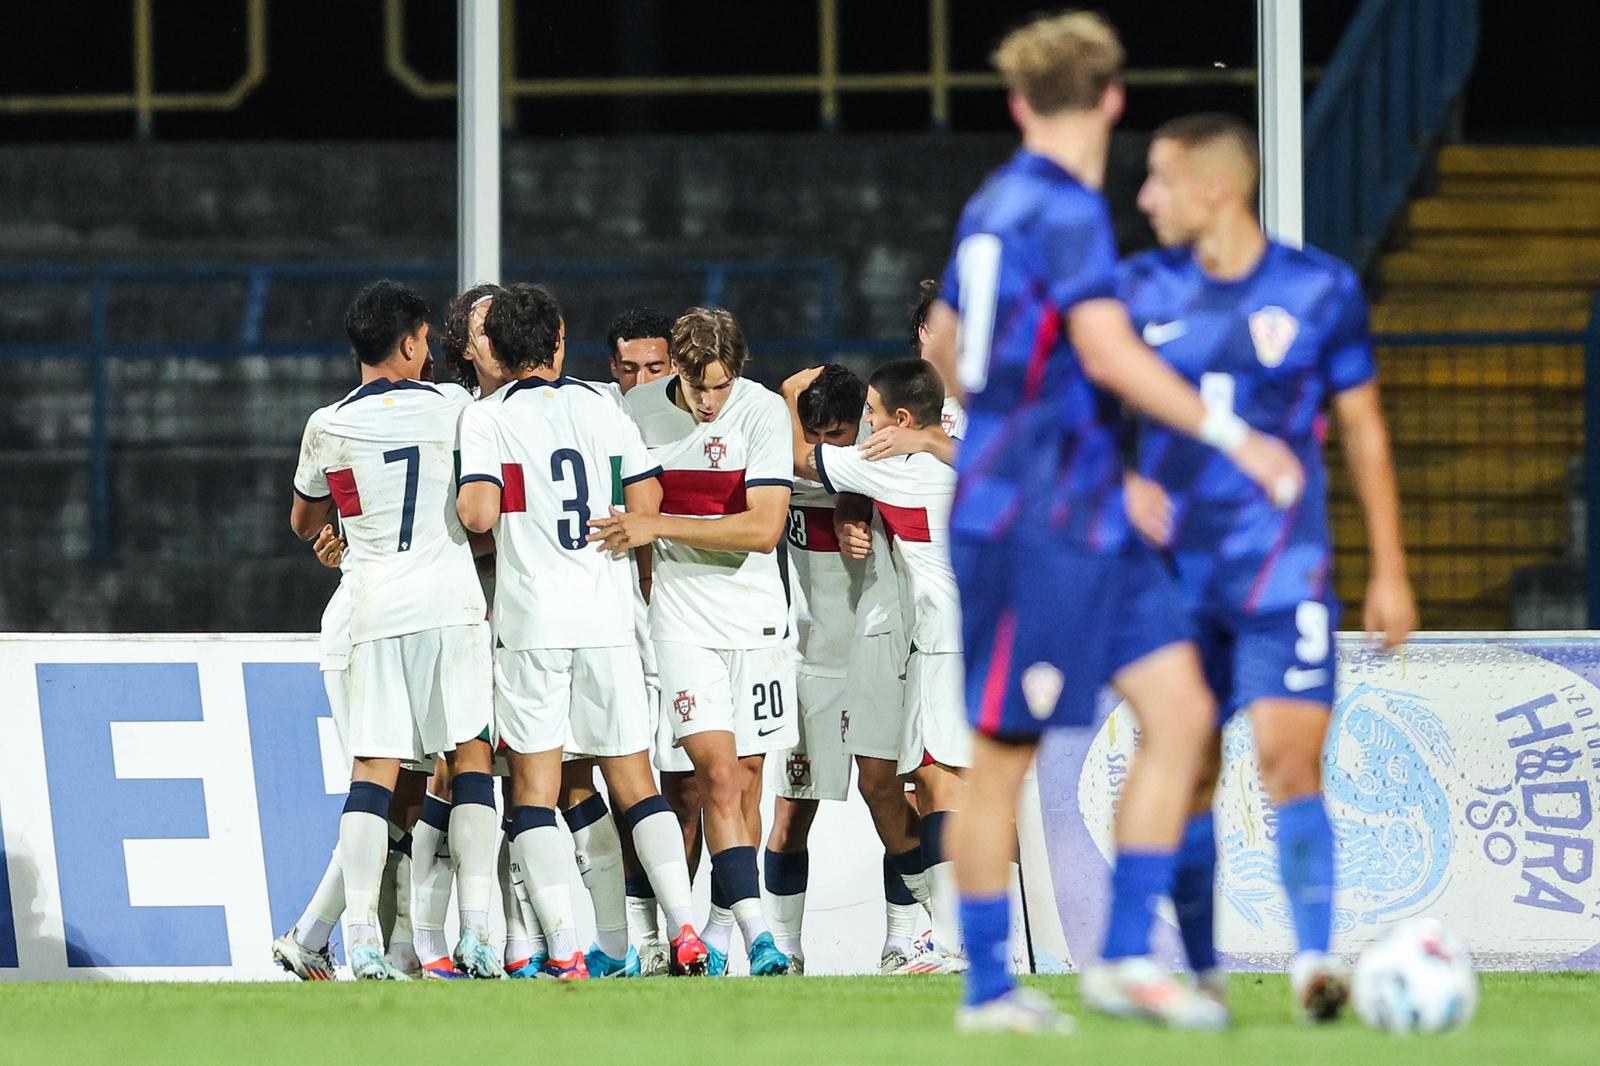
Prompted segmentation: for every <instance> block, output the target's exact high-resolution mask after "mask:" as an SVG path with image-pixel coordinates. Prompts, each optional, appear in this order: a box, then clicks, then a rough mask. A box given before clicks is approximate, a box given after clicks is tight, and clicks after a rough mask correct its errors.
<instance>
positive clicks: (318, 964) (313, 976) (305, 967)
mask: <svg viewBox="0 0 1600 1066" xmlns="http://www.w3.org/2000/svg"><path fill="white" fill-rule="evenodd" d="M272 961H273V962H276V963H277V964H278V965H279V966H282V967H283V968H284V969H285V970H288V971H289V972H290V973H292V974H294V975H295V976H296V977H298V978H300V980H302V981H332V980H333V952H332V951H330V950H329V949H328V946H327V945H326V944H324V945H323V947H322V950H321V951H312V950H311V949H310V948H308V947H306V946H305V945H304V944H302V943H300V941H298V940H296V939H295V938H294V930H293V929H291V930H289V931H288V932H287V933H285V934H283V935H282V936H280V937H279V938H278V939H276V940H274V941H273V942H272Z"/></svg>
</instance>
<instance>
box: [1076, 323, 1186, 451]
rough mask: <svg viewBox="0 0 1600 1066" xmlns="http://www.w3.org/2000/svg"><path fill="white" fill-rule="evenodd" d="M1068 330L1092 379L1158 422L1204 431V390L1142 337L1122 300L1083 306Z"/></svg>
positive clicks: (1086, 372) (1179, 429)
mask: <svg viewBox="0 0 1600 1066" xmlns="http://www.w3.org/2000/svg"><path fill="white" fill-rule="evenodd" d="M1067 333H1068V336H1069V337H1070V339H1071V340H1072V347H1073V348H1074V349H1075V350H1076V351H1077V353H1078V358H1079V360H1080V361H1081V362H1082V363H1083V371H1084V373H1085V374H1087V375H1088V376H1089V380H1091V381H1093V382H1094V383H1095V384H1096V385H1099V386H1100V387H1101V388H1103V389H1105V390H1107V391H1108V392H1111V393H1114V394H1115V395H1116V396H1117V397H1118V398H1119V399H1121V400H1122V401H1123V402H1124V403H1126V404H1128V405H1129V406H1130V407H1133V408H1136V409H1137V410H1138V411H1140V412H1141V413H1142V414H1144V415H1146V416H1147V417H1149V418H1152V419H1154V420H1155V421H1157V422H1161V423H1163V424H1165V425H1168V426H1171V427H1172V428H1173V429H1175V430H1177V431H1178V432H1180V433H1187V434H1188V435H1189V436H1191V437H1198V436H1199V435H1200V425H1201V423H1202V422H1204V421H1205V416H1206V409H1205V405H1204V404H1203V403H1201V402H1200V394H1199V393H1198V392H1197V391H1195V387H1194V386H1193V385H1191V384H1189V383H1188V382H1187V381H1185V380H1184V378H1183V375H1181V374H1179V373H1178V372H1177V371H1176V370H1174V369H1172V368H1171V367H1170V366H1168V365H1167V364H1166V363H1164V362H1162V361H1161V357H1160V356H1158V355H1156V354H1155V352H1153V351H1151V350H1150V349H1149V347H1147V346H1146V345H1145V343H1144V342H1143V341H1141V340H1140V339H1139V336H1138V334H1136V333H1134V331H1133V323H1132V322H1131V321H1129V319H1128V312H1127V309H1126V308H1124V307H1123V306H1122V303H1121V302H1120V301H1118V300H1111V299H1104V300H1088V301H1085V302H1084V303H1081V304H1078V305H1077V306H1075V307H1074V308H1073V309H1072V311H1071V313H1070V314H1069V316H1068V318H1067Z"/></svg>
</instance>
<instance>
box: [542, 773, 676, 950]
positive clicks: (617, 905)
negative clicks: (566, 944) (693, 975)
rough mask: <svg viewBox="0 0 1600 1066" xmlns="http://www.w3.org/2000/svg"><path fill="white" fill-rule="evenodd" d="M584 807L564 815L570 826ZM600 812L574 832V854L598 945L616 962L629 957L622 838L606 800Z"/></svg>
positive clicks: (596, 797) (581, 805)
mask: <svg viewBox="0 0 1600 1066" xmlns="http://www.w3.org/2000/svg"><path fill="white" fill-rule="evenodd" d="M594 799H595V800H599V799H600V797H599V796H595V797H594ZM587 802H593V801H592V800H591V801H586V803H587ZM584 805H585V804H579V806H578V808H574V809H573V810H571V811H567V812H565V813H564V817H566V818H567V824H568V826H569V827H570V826H571V824H572V821H573V815H574V814H576V813H577V811H578V809H579V808H581V807H583V806H584ZM599 810H601V811H604V812H605V813H603V814H601V815H600V816H599V817H597V818H594V819H593V820H592V821H590V822H589V823H588V824H587V825H580V826H579V827H578V828H577V829H574V830H572V853H573V858H574V859H575V860H576V861H577V863H578V875H579V876H580V877H582V878H583V887H584V888H586V889H588V890H589V899H590V900H591V901H592V902H593V903H594V941H595V944H596V945H597V946H598V947H599V948H600V950H601V951H603V952H605V953H606V954H607V955H609V956H611V957H612V958H613V959H622V958H624V957H625V956H626V955H627V954H628V893H627V888H626V886H625V884H624V881H623V877H622V838H621V837H620V836H618V835H617V823H616V822H615V821H613V820H612V818H611V813H610V812H609V811H606V809H605V803H604V802H603V801H602V802H601V803H600V804H599ZM589 813H591V814H592V812H589ZM680 839H681V838H680ZM678 850H679V851H680V852H681V851H682V850H683V849H682V848H679V849H678ZM563 957H565V956H563Z"/></svg>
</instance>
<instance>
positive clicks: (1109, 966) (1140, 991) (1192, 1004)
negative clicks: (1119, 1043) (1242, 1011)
mask: <svg viewBox="0 0 1600 1066" xmlns="http://www.w3.org/2000/svg"><path fill="white" fill-rule="evenodd" d="M1078 994H1079V995H1080V996H1082V997H1083V1002H1084V1005H1085V1006H1087V1007H1089V1008H1091V1009H1092V1010H1097V1011H1100V1012H1101V1013H1102V1014H1110V1015H1112V1016H1114V1017H1118V1018H1143V1019H1146V1020H1148V1021H1152V1022H1157V1023H1159V1024H1161V1025H1165V1026H1168V1027H1170V1028H1173V1029H1221V1028H1224V1027H1225V1026H1226V1025H1227V1024H1228V1011H1227V1008H1226V1007H1220V1006H1218V1005H1217V1004H1216V1003H1215V1002H1214V1001H1213V1000H1211V999H1210V998H1209V997H1208V996H1205V995H1203V994H1202V993H1200V992H1199V991H1197V990H1196V989H1193V988H1191V987H1189V986H1188V985H1187V984H1185V983H1184V982H1182V981H1179V980H1178V979H1177V978H1175V977H1174V976H1173V975H1172V974H1170V973H1168V972H1167V971H1166V970H1165V969H1163V968H1162V967H1161V966H1159V965H1157V964H1156V962H1155V961H1154V960H1153V959H1150V958H1147V957H1144V956H1135V957H1133V958H1127V959H1118V960H1116V961H1115V962H1097V963H1095V964H1093V965H1091V966H1088V967H1086V968H1085V969H1084V971H1083V976H1082V977H1081V978H1079V980H1078Z"/></svg>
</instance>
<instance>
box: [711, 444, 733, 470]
mask: <svg viewBox="0 0 1600 1066" xmlns="http://www.w3.org/2000/svg"><path fill="white" fill-rule="evenodd" d="M727 454H728V446H727V445H726V444H724V443H722V438H721V437H712V438H711V439H710V440H708V441H706V459H707V460H708V461H710V463H711V469H713V470H718V469H720V468H721V467H722V460H723V459H724V458H725V457H726V456H727Z"/></svg>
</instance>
